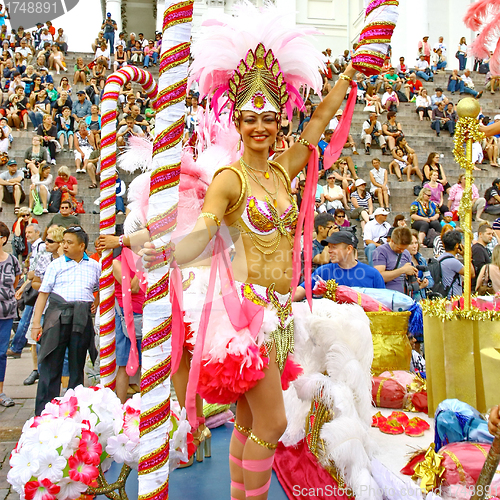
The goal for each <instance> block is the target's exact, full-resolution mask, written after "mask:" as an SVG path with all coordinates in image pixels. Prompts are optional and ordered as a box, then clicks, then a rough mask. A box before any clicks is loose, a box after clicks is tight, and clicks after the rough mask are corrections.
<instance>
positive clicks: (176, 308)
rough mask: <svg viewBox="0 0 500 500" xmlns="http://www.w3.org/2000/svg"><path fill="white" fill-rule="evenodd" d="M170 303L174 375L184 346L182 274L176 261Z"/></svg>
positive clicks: (171, 272)
mask: <svg viewBox="0 0 500 500" xmlns="http://www.w3.org/2000/svg"><path fill="white" fill-rule="evenodd" d="M170 303H171V304H172V375H173V374H174V373H176V372H177V370H178V369H179V365H180V363H181V358H182V349H183V346H184V335H185V328H184V310H183V307H182V274H181V270H180V269H179V266H178V265H177V263H176V262H175V260H174V261H173V262H172V264H171V271H170Z"/></svg>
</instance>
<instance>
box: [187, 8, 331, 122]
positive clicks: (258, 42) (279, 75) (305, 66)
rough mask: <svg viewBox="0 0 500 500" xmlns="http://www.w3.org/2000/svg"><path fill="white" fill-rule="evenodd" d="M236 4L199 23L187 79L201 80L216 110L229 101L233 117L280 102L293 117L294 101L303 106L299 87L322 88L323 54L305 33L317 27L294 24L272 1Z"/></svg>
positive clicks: (279, 106) (202, 89)
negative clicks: (231, 13)
mask: <svg viewBox="0 0 500 500" xmlns="http://www.w3.org/2000/svg"><path fill="white" fill-rule="evenodd" d="M236 10H237V15H236V16H234V17H233V16H229V15H224V16H223V17H221V18H219V19H217V20H209V21H205V22H204V23H203V25H202V26H204V27H205V28H206V29H205V32H204V33H203V34H202V36H201V37H200V39H199V40H197V41H196V42H195V43H194V44H193V47H192V54H193V57H194V61H193V63H192V65H191V69H190V76H189V79H190V82H192V81H193V80H196V81H198V82H199V91H200V95H201V96H202V97H205V96H208V97H209V99H211V101H212V106H213V108H214V110H215V112H216V114H217V115H218V114H219V113H220V111H221V109H222V108H223V107H224V106H225V105H226V104H227V103H228V102H229V104H230V111H231V116H232V117H237V116H238V114H239V113H240V112H241V111H242V110H251V111H255V112H257V113H262V112H264V111H275V112H276V113H278V114H281V112H282V110H283V108H284V109H285V110H286V112H287V115H288V117H289V119H291V118H292V113H293V109H294V107H299V108H302V107H303V100H302V97H301V95H300V92H299V89H300V88H301V87H305V90H306V91H307V90H308V89H309V88H312V89H314V91H315V92H317V93H318V94H321V85H322V81H321V75H320V73H319V70H321V69H323V68H324V63H323V58H322V55H321V53H320V52H319V51H318V50H317V49H315V48H314V46H313V45H312V43H311V41H310V40H309V39H308V37H306V35H311V34H315V33H317V31H315V30H311V29H307V28H299V27H297V26H294V25H293V23H290V22H288V21H287V19H289V17H288V16H289V13H287V12H283V11H282V10H279V9H278V8H276V7H275V6H274V5H272V4H270V3H266V6H265V7H264V8H263V9H261V10H259V9H257V8H256V7H255V6H254V5H252V4H251V3H250V2H248V1H244V2H242V3H241V4H239V5H238V6H237V7H236ZM190 82H188V87H189V84H190Z"/></svg>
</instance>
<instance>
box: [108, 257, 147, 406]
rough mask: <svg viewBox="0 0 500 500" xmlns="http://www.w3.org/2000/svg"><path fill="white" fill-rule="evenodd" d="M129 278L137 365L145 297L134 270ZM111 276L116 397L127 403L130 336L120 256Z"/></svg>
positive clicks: (114, 263)
mask: <svg viewBox="0 0 500 500" xmlns="http://www.w3.org/2000/svg"><path fill="white" fill-rule="evenodd" d="M130 274H131V276H130V278H131V279H130V292H129V293H130V295H128V297H127V298H128V299H129V300H131V301H132V312H133V316H134V329H135V339H136V343H137V351H138V353H139V365H140V364H141V362H140V356H141V339H142V307H143V304H144V300H145V299H146V296H145V294H144V292H143V291H142V289H141V287H140V286H139V279H138V277H137V274H136V273H135V272H134V270H132V271H131V273H130ZM113 276H114V278H115V298H116V301H117V302H118V307H117V308H116V312H117V314H116V316H115V324H116V365H117V366H118V372H117V374H116V395H117V396H118V397H119V398H120V401H121V402H122V404H123V403H125V402H126V401H127V398H128V396H127V390H128V387H129V383H130V380H129V376H128V374H127V370H126V366H127V364H128V358H129V354H130V334H129V333H128V331H127V325H126V321H125V317H124V310H123V301H124V297H123V294H122V284H123V282H122V278H123V272H122V256H121V255H119V256H118V257H117V258H115V259H113Z"/></svg>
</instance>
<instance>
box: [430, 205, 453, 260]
mask: <svg viewBox="0 0 500 500" xmlns="http://www.w3.org/2000/svg"><path fill="white" fill-rule="evenodd" d="M445 213H447V214H451V212H445ZM453 224H455V223H454V222H453ZM454 229H455V226H452V225H451V224H448V223H446V224H444V225H443V226H442V228H441V234H440V235H439V236H436V238H435V239H434V242H433V244H432V247H433V252H434V258H435V259H437V258H438V257H440V256H441V255H443V254H444V246H443V236H444V235H445V234H446V233H447V232H448V231H453V230H454Z"/></svg>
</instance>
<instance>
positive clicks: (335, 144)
mask: <svg viewBox="0 0 500 500" xmlns="http://www.w3.org/2000/svg"><path fill="white" fill-rule="evenodd" d="M350 85H351V92H350V93H349V97H348V99H347V104H346V107H345V110H344V114H343V115H342V117H341V118H340V120H339V124H338V126H337V128H336V129H335V132H334V134H333V135H332V138H331V140H330V144H328V146H327V147H326V149H325V151H324V153H323V168H324V169H325V170H328V169H329V168H330V167H331V166H332V165H333V164H334V163H335V162H336V161H337V160H338V159H339V158H340V155H341V154H342V149H343V148H344V145H345V143H346V141H347V137H348V136H349V130H350V128H351V121H352V115H353V114H354V107H355V106H356V97H357V94H358V86H357V85H356V83H355V82H353V81H351V83H350Z"/></svg>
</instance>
